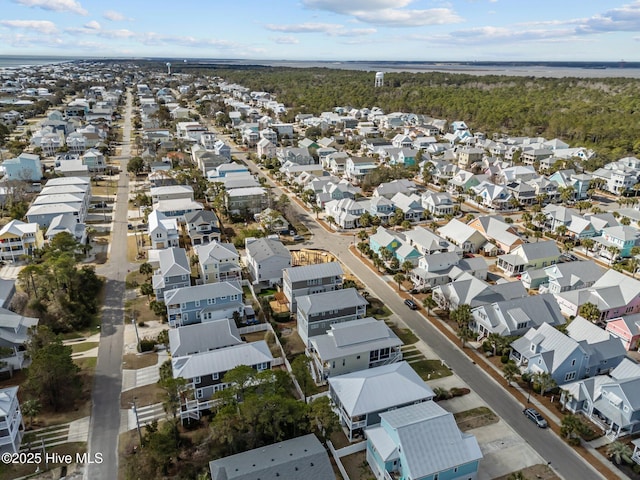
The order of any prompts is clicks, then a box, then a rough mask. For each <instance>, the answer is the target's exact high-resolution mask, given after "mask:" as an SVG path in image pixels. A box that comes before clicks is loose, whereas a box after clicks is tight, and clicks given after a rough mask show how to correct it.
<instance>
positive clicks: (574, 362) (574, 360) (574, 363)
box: [571, 358, 576, 367]
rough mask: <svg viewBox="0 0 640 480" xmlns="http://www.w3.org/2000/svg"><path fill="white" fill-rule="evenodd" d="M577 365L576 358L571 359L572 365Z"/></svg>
mask: <svg viewBox="0 0 640 480" xmlns="http://www.w3.org/2000/svg"><path fill="white" fill-rule="evenodd" d="M575 365H576V359H575V358H574V359H573V360H571V366H572V367H574V366H575Z"/></svg>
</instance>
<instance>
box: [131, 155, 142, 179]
mask: <svg viewBox="0 0 640 480" xmlns="http://www.w3.org/2000/svg"><path fill="white" fill-rule="evenodd" d="M143 169H144V160H143V159H142V157H133V158H132V159H131V160H129V163H127V172H129V173H133V174H134V175H138V174H139V173H140V172H142V170H143Z"/></svg>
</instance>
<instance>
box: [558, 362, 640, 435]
mask: <svg viewBox="0 0 640 480" xmlns="http://www.w3.org/2000/svg"><path fill="white" fill-rule="evenodd" d="M638 391H640V365H638V364H636V363H635V362H633V361H632V360H630V359H625V360H624V361H623V362H621V363H620V365H618V366H617V367H616V368H614V369H613V371H611V372H610V373H609V375H599V376H596V377H592V378H587V379H584V380H578V381H576V382H573V383H569V384H567V385H564V386H563V393H562V396H561V398H560V402H561V403H562V405H563V408H566V409H567V410H569V411H570V412H572V413H581V414H582V415H584V416H585V417H587V418H588V419H589V420H591V421H592V422H593V423H594V424H595V425H596V426H598V427H599V428H600V429H602V431H603V432H604V433H605V435H606V436H607V437H608V438H609V439H610V440H612V441H613V440H615V439H616V438H618V437H621V436H625V435H631V434H634V433H637V432H638V431H640V401H639V400H638Z"/></svg>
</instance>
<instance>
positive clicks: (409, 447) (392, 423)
mask: <svg viewBox="0 0 640 480" xmlns="http://www.w3.org/2000/svg"><path fill="white" fill-rule="evenodd" d="M380 418H381V422H380V425H379V426H376V427H372V428H367V429H366V430H365V433H366V436H367V462H368V463H369V466H370V467H371V470H372V471H373V473H374V474H375V476H376V478H377V479H378V480H383V479H388V478H394V479H398V480H458V479H459V480H462V479H464V480H475V479H476V478H477V477H478V466H479V463H480V459H482V452H481V451H480V447H479V446H478V442H477V440H476V438H475V436H473V435H471V434H468V433H463V432H462V431H460V429H459V428H458V426H457V425H456V421H455V419H454V418H453V414H452V413H449V412H447V411H446V410H445V409H443V408H442V407H441V406H440V405H438V404H437V403H435V402H433V401H429V402H422V403H418V404H414V405H409V406H406V407H402V408H398V409H395V410H390V411H388V412H384V413H381V414H380Z"/></svg>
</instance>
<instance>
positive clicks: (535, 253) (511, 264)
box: [497, 240, 560, 276]
mask: <svg viewBox="0 0 640 480" xmlns="http://www.w3.org/2000/svg"><path fill="white" fill-rule="evenodd" d="M559 258H560V250H558V246H557V245H556V242H554V241H553V240H548V241H544V242H535V243H523V244H522V245H518V246H517V247H516V248H514V249H513V251H512V252H511V253H508V254H505V255H500V256H499V257H498V262H497V265H498V268H500V269H501V270H502V271H504V272H505V274H507V275H509V276H513V275H519V274H522V273H523V272H524V271H525V270H534V269H540V268H544V267H546V266H549V265H553V264H555V263H557V262H558V259H559Z"/></svg>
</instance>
